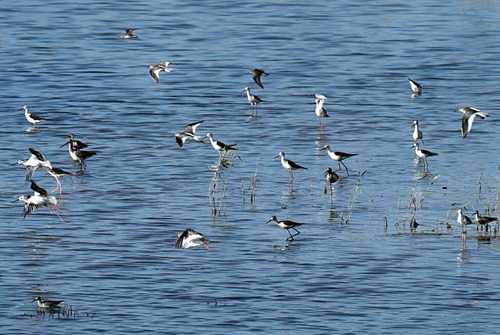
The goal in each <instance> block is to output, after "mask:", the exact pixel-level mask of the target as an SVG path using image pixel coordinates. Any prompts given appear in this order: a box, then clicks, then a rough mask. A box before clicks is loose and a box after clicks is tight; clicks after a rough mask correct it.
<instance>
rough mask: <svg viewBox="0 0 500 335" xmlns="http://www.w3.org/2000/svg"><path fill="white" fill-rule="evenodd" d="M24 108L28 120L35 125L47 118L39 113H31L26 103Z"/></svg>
mask: <svg viewBox="0 0 500 335" xmlns="http://www.w3.org/2000/svg"><path fill="white" fill-rule="evenodd" d="M23 109H24V116H25V117H26V120H28V122H29V123H31V124H32V125H33V127H35V126H36V125H37V123H40V122H42V121H45V120H47V119H46V118H44V117H41V116H40V115H37V114H35V113H31V112H30V110H29V108H28V106H27V105H24V106H23Z"/></svg>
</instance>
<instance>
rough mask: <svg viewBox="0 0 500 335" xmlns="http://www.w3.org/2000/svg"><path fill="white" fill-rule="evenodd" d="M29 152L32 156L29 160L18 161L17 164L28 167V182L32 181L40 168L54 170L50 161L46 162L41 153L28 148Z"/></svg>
mask: <svg viewBox="0 0 500 335" xmlns="http://www.w3.org/2000/svg"><path fill="white" fill-rule="evenodd" d="M28 150H29V151H30V153H31V156H30V157H29V158H28V159H25V160H19V161H17V164H22V165H24V166H25V167H26V180H31V178H33V174H34V173H35V170H36V169H37V168H38V167H43V168H52V165H51V163H50V161H48V160H45V156H44V155H42V154H41V153H40V152H39V151H37V150H35V149H33V148H28Z"/></svg>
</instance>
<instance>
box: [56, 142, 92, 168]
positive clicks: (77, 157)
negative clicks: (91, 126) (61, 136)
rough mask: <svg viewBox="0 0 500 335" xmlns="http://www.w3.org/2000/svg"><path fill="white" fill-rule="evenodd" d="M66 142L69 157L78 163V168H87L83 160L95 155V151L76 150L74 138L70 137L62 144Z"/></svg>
mask: <svg viewBox="0 0 500 335" xmlns="http://www.w3.org/2000/svg"><path fill="white" fill-rule="evenodd" d="M66 144H67V145H68V152H69V155H70V157H71V159H72V160H73V161H75V162H78V163H80V168H81V169H82V170H84V169H86V168H87V164H85V160H86V159H88V158H90V157H92V156H95V155H97V152H96V151H84V150H78V149H77V148H76V146H77V145H76V144H75V140H74V138H71V137H70V139H69V141H68V142H66V143H65V144H63V146H64V145H66Z"/></svg>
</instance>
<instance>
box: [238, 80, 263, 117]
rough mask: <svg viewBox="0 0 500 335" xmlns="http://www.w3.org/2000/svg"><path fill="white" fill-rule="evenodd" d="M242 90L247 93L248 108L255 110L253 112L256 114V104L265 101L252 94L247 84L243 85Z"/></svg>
mask: <svg viewBox="0 0 500 335" xmlns="http://www.w3.org/2000/svg"><path fill="white" fill-rule="evenodd" d="M243 92H246V94H247V100H248V103H249V104H250V108H252V112H255V114H257V113H258V109H257V105H258V104H260V103H261V102H265V101H264V100H262V99H261V98H259V97H258V96H256V95H254V94H252V93H251V92H250V87H248V86H247V87H245V89H244V90H243Z"/></svg>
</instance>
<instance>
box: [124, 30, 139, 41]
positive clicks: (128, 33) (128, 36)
mask: <svg viewBox="0 0 500 335" xmlns="http://www.w3.org/2000/svg"><path fill="white" fill-rule="evenodd" d="M134 30H137V28H127V29H125V33H124V34H121V35H120V37H121V38H124V39H134V38H138V36H137V35H135V34H134Z"/></svg>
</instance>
